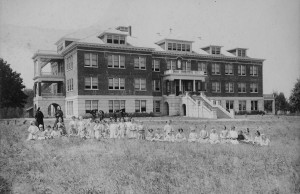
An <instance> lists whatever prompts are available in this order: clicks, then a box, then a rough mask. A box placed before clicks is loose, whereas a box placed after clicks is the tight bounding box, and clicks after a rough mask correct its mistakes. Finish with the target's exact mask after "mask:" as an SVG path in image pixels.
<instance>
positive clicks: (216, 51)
mask: <svg viewBox="0 0 300 194" xmlns="http://www.w3.org/2000/svg"><path fill="white" fill-rule="evenodd" d="M211 54H213V55H219V54H221V48H220V47H215V46H213V47H211Z"/></svg>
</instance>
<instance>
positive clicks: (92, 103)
mask: <svg viewBox="0 0 300 194" xmlns="http://www.w3.org/2000/svg"><path fill="white" fill-rule="evenodd" d="M92 110H96V111H98V100H86V101H85V113H91V111H92Z"/></svg>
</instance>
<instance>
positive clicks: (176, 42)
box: [155, 35, 193, 52]
mask: <svg viewBox="0 0 300 194" xmlns="http://www.w3.org/2000/svg"><path fill="white" fill-rule="evenodd" d="M192 43H193V41H189V40H184V39H181V38H178V37H174V36H172V35H169V36H168V37H166V38H164V39H162V40H160V41H158V42H156V43H155V44H157V45H158V46H160V47H161V48H162V49H164V50H165V51H172V52H192Z"/></svg>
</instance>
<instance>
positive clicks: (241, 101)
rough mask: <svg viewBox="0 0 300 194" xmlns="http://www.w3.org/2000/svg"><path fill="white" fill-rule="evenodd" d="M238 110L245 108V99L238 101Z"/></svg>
mask: <svg viewBox="0 0 300 194" xmlns="http://www.w3.org/2000/svg"><path fill="white" fill-rule="evenodd" d="M239 110H246V100H240V101H239Z"/></svg>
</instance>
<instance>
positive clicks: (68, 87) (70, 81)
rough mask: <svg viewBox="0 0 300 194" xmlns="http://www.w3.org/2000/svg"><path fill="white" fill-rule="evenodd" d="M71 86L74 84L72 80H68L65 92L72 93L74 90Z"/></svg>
mask: <svg viewBox="0 0 300 194" xmlns="http://www.w3.org/2000/svg"><path fill="white" fill-rule="evenodd" d="M73 84H74V82H73V78H70V79H68V80H67V92H72V91H73V90H74V85H73ZM71 86H72V87H71ZM71 88H72V89H71Z"/></svg>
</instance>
